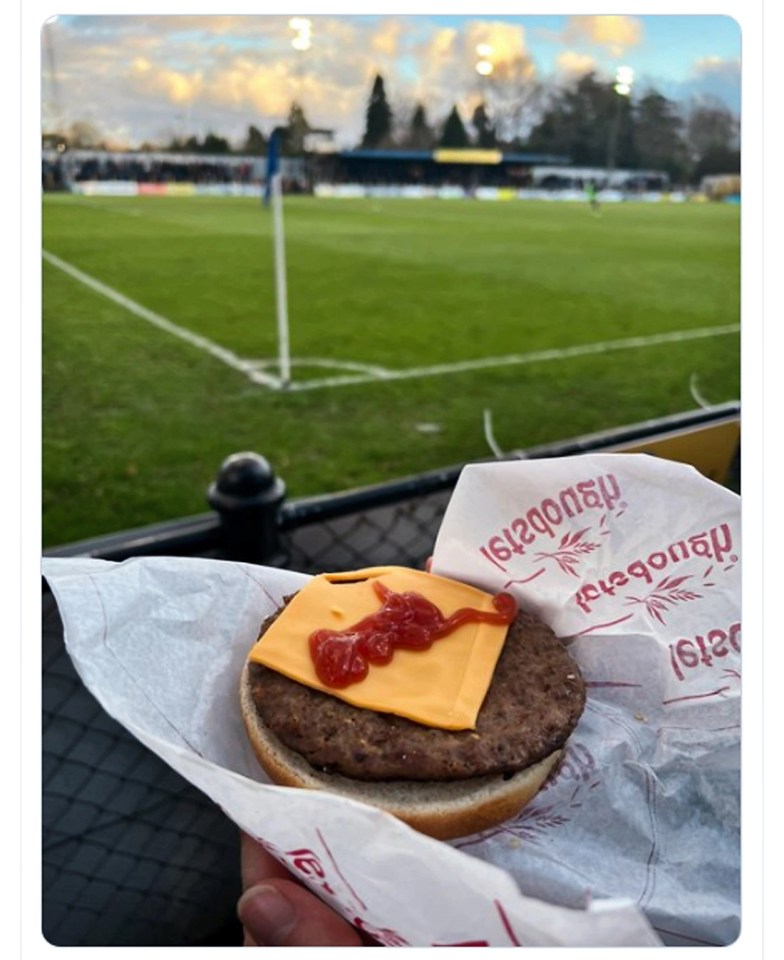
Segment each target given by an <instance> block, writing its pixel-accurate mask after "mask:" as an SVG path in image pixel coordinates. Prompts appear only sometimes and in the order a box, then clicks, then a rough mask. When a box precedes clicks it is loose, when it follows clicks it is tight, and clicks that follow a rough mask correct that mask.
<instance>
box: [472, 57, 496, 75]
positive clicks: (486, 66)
mask: <svg viewBox="0 0 784 960" xmlns="http://www.w3.org/2000/svg"><path fill="white" fill-rule="evenodd" d="M476 72H477V73H478V74H479V75H480V76H481V77H489V76H490V74H491V73H492V72H493V65H492V63H490V61H489V60H479V61H478V62H477V65H476Z"/></svg>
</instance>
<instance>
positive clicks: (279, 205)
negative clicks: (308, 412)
mask: <svg viewBox="0 0 784 960" xmlns="http://www.w3.org/2000/svg"><path fill="white" fill-rule="evenodd" d="M270 187H271V190H270V196H271V199H272V217H273V232H274V234H275V305H276V308H277V317H278V366H279V368H280V380H281V387H283V388H284V389H285V388H286V387H288V386H289V384H290V383H291V354H290V348H289V307H288V292H287V288H286V243H285V237H284V233H283V189H282V186H281V173H280V172H279V171H277V172H275V173H274V174H273V175H272V180H271V184H270Z"/></svg>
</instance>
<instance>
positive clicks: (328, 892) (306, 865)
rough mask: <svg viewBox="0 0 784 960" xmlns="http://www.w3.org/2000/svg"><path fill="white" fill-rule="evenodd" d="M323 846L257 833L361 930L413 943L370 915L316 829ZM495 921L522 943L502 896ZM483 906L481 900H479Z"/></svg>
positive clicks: (399, 943) (393, 943)
mask: <svg viewBox="0 0 784 960" xmlns="http://www.w3.org/2000/svg"><path fill="white" fill-rule="evenodd" d="M316 837H317V843H316V845H317V846H318V847H319V848H320V849H319V850H316V849H313V847H305V846H302V847H296V848H293V849H291V850H284V849H283V848H282V847H280V846H279V845H278V844H275V843H272V842H271V841H269V840H265V839H262V838H260V837H257V838H256V839H257V840H258V842H259V843H260V844H261V845H262V846H263V847H264V849H265V850H267V851H268V852H269V853H271V854H272V856H274V857H275V858H276V859H277V860H278V861H279V862H280V863H283V864H284V865H285V866H286V867H288V869H289V870H290V871H291V872H292V874H294V876H296V877H298V878H299V879H300V880H302V881H303V883H305V884H306V885H307V886H308V887H309V888H310V889H311V890H313V891H314V892H316V893H319V894H321V895H322V896H325V897H326V898H327V899H328V901H329V902H330V904H331V905H332V906H333V908H334V909H336V910H337V911H338V912H340V913H341V914H342V915H343V916H344V917H345V918H346V919H347V920H348V921H349V922H350V923H352V924H353V925H354V926H355V927H356V928H357V929H358V930H361V931H362V932H363V933H366V934H368V935H369V936H371V937H372V938H373V939H374V940H376V941H377V942H378V943H379V944H382V945H383V946H387V947H409V946H412V944H411V943H410V942H409V941H408V940H407V939H406V938H405V937H404V936H403V934H401V933H400V932H398V931H397V930H395V929H394V928H392V927H383V926H379V925H377V924H374V923H372V922H371V921H370V920H369V919H368V912H369V911H368V908H367V905H366V904H365V902H364V901H363V900H362V898H361V897H360V896H359V894H358V893H357V891H356V890H355V889H354V887H353V886H352V885H351V884H350V883H349V882H348V880H347V878H346V876H345V875H344V873H343V871H342V870H341V869H340V867H339V866H338V863H337V860H336V859H335V855H334V852H333V851H332V849H331V848H330V846H328V845H327V842H326V840H325V838H324V835H323V833H322V832H321V830H318V829H317V830H316ZM492 906H493V915H494V925H496V926H498V929H499V936H501V937H502V939H503V940H504V941H506V942H508V943H509V944H510V945H511V946H519V945H520V941H519V939H518V937H517V934H516V933H515V931H514V928H513V926H512V924H511V922H510V920H509V917H508V915H507V913H506V911H505V909H504V907H503V904H502V903H501V902H500V901H499V900H493V903H492ZM477 907H479V903H478V904H477ZM430 946H433V947H447V946H454V947H457V946H491V943H490V941H489V940H487V939H484V938H481V937H477V938H476V939H469V940H463V941H458V942H453V943H431V944H430Z"/></svg>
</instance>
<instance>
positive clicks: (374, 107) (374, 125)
mask: <svg viewBox="0 0 784 960" xmlns="http://www.w3.org/2000/svg"><path fill="white" fill-rule="evenodd" d="M391 132H392V108H391V107H390V106H389V103H388V102H387V95H386V91H385V90H384V80H383V78H382V76H381V74H376V78H375V80H374V81H373V88H372V90H371V91H370V99H369V100H368V105H367V112H366V114H365V134H364V136H363V137H362V144H361V145H362V146H363V147H367V148H369V149H376V148H378V147H381V146H384V145H385V144H388V143H389V140H390V135H391Z"/></svg>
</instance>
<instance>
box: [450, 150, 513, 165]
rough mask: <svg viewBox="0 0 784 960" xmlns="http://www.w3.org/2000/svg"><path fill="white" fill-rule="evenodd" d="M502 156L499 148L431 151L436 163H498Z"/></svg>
mask: <svg viewBox="0 0 784 960" xmlns="http://www.w3.org/2000/svg"><path fill="white" fill-rule="evenodd" d="M503 158H504V155H503V154H502V153H501V151H500V150H471V149H466V148H464V147H460V148H454V149H444V150H434V151H433V159H434V160H435V162H436V163H500V162H501V161H502V160H503Z"/></svg>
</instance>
